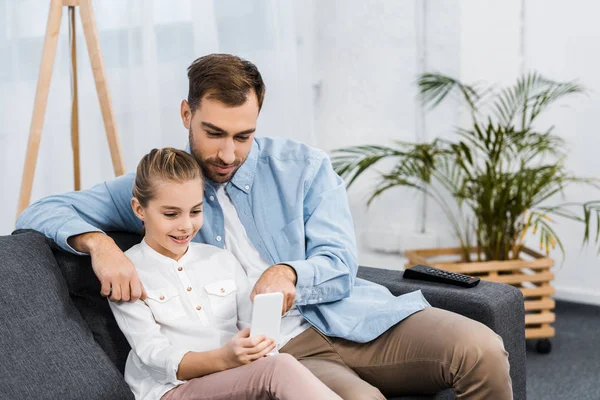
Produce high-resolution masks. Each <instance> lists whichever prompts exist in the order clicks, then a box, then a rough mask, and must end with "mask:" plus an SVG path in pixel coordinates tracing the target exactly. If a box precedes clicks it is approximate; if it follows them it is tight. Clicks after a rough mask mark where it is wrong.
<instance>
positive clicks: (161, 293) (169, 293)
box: [146, 288, 186, 322]
mask: <svg viewBox="0 0 600 400" xmlns="http://www.w3.org/2000/svg"><path fill="white" fill-rule="evenodd" d="M146 295H147V298H146V304H147V305H148V307H150V310H151V311H152V315H154V319H155V320H156V322H169V321H173V320H175V319H177V318H181V317H185V316H186V312H185V309H184V307H183V304H182V303H181V297H180V295H179V293H178V292H177V289H175V288H164V289H155V290H146Z"/></svg>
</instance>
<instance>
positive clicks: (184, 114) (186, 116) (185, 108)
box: [180, 99, 192, 130]
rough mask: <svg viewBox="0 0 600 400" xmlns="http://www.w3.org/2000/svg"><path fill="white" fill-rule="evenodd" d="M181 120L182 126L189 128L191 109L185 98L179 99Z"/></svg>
mask: <svg viewBox="0 0 600 400" xmlns="http://www.w3.org/2000/svg"><path fill="white" fill-rule="evenodd" d="M180 108H181V110H180V112H181V122H183V126H185V129H187V130H189V129H190V124H191V123H192V109H191V108H190V104H189V103H188V102H187V100H185V99H183V100H181V107H180Z"/></svg>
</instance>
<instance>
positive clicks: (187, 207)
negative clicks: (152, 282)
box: [131, 179, 204, 260]
mask: <svg viewBox="0 0 600 400" xmlns="http://www.w3.org/2000/svg"><path fill="white" fill-rule="evenodd" d="M155 185H156V186H155V188H154V189H155V197H154V198H153V199H152V200H150V201H149V202H148V204H147V205H146V207H145V208H143V207H142V206H141V205H140V203H139V202H138V201H137V199H136V198H135V197H134V198H133V199H132V200H131V206H132V208H133V211H134V212H135V214H136V215H137V216H138V218H140V219H141V220H142V221H144V228H145V230H146V233H145V239H146V243H148V245H149V246H150V247H152V248H153V249H154V250H156V251H157V252H158V253H160V254H162V255H164V256H167V257H170V258H172V259H174V260H179V259H180V258H181V257H182V256H183V255H184V254H185V252H186V251H187V248H188V245H189V244H190V241H191V240H192V238H193V237H194V236H195V235H196V233H197V232H198V231H199V230H200V228H201V227H202V220H203V218H202V198H203V196H204V186H203V185H202V180H201V179H194V180H190V181H187V182H184V183H179V182H164V181H159V182H156V183H155Z"/></svg>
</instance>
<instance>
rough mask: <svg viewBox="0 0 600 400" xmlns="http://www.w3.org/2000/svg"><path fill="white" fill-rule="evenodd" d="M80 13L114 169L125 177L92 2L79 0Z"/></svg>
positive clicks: (117, 174)
mask: <svg viewBox="0 0 600 400" xmlns="http://www.w3.org/2000/svg"><path fill="white" fill-rule="evenodd" d="M79 12H80V14H81V24H82V25H83V33H84V34H85V41H86V43H87V48H88V53H89V55H90V63H91V64H92V71H93V73H94V81H95V82H96V91H97V92H98V100H99V101H100V109H101V110H102V119H103V120H104V128H105V129H106V138H107V140H108V147H109V149H110V156H111V158H112V163H113V168H114V170H115V175H116V176H119V175H123V174H124V173H125V166H124V163H123V154H122V152H121V145H120V143H119V135H118V133H117V126H116V124H115V114H114V111H113V108H112V103H111V101H110V93H109V92H108V84H107V81H106V74H105V72H104V62H103V61H102V54H101V52H100V42H99V41H98V31H97V30H96V22H95V21H94V11H93V10H92V4H91V0H79Z"/></svg>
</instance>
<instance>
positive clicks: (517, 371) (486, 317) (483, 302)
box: [358, 267, 526, 399]
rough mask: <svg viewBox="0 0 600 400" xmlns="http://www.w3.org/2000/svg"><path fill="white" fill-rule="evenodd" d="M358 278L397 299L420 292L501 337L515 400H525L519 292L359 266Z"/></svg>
mask: <svg viewBox="0 0 600 400" xmlns="http://www.w3.org/2000/svg"><path fill="white" fill-rule="evenodd" d="M358 277H359V278H362V279H366V280H369V281H371V282H375V283H378V284H380V285H383V286H385V287H387V288H388V289H389V290H390V292H392V293H393V294H394V295H396V296H398V295H401V294H404V293H408V292H412V291H415V290H419V289H420V290H421V291H422V292H423V295H424V296H425V298H426V299H427V301H429V303H430V304H431V305H432V306H434V307H438V308H442V309H444V310H448V311H452V312H455V313H458V314H461V315H464V316H466V317H468V318H471V319H474V320H476V321H479V322H481V323H483V324H485V325H486V326H488V327H489V328H490V329H492V330H493V331H494V332H496V333H497V334H498V335H500V337H502V340H503V341H504V347H505V349H506V351H507V352H508V354H509V362H510V376H511V378H512V384H513V393H514V398H515V399H525V397H526V392H525V381H526V358H525V309H524V303H523V295H522V293H521V291H520V290H519V289H517V288H515V287H512V286H510V285H505V284H502V283H494V282H487V281H483V280H482V281H481V282H480V283H479V285H477V286H476V287H474V288H463V287H458V286H452V285H447V284H440V283H433V282H425V281H416V280H409V279H404V278H403V272H401V271H393V270H385V269H379V268H370V267H360V268H359V269H358Z"/></svg>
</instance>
